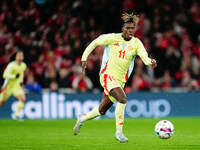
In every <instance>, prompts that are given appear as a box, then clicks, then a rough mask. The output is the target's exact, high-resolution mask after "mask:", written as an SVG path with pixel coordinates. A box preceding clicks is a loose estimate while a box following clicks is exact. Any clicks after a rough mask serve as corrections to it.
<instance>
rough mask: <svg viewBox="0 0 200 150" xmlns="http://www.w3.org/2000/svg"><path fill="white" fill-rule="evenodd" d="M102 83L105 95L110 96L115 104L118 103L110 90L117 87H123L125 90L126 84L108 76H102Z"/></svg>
mask: <svg viewBox="0 0 200 150" xmlns="http://www.w3.org/2000/svg"><path fill="white" fill-rule="evenodd" d="M100 83H101V86H102V87H103V88H104V94H105V95H108V97H109V98H110V100H111V101H112V102H113V103H114V102H115V101H116V99H115V98H114V97H113V96H111V95H110V94H109V92H110V90H112V89H113V88H116V87H121V88H122V89H123V88H124V86H125V83H124V82H121V81H119V80H117V79H115V78H114V77H113V76H110V75H108V74H101V75H100Z"/></svg>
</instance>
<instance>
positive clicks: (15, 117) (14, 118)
mask: <svg viewBox="0 0 200 150" xmlns="http://www.w3.org/2000/svg"><path fill="white" fill-rule="evenodd" d="M12 119H13V120H16V121H19V122H23V121H24V120H23V119H22V118H20V117H19V116H16V115H13V116H12Z"/></svg>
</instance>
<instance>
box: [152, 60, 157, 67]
mask: <svg viewBox="0 0 200 150" xmlns="http://www.w3.org/2000/svg"><path fill="white" fill-rule="evenodd" d="M151 64H152V65H151V66H152V67H153V68H156V67H157V62H156V60H155V59H151Z"/></svg>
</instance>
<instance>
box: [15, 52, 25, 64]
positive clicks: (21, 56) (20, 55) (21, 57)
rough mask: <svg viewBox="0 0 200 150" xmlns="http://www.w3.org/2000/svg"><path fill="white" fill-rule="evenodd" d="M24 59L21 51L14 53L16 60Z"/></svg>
mask: <svg viewBox="0 0 200 150" xmlns="http://www.w3.org/2000/svg"><path fill="white" fill-rule="evenodd" d="M23 60H24V54H23V52H18V53H17V55H16V61H18V62H22V61H23Z"/></svg>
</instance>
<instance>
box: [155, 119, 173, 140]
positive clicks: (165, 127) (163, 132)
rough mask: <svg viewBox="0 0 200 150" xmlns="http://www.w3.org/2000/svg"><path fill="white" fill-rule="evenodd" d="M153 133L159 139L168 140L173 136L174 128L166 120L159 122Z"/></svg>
mask: <svg viewBox="0 0 200 150" xmlns="http://www.w3.org/2000/svg"><path fill="white" fill-rule="evenodd" d="M155 133H156V135H157V136H158V137H159V138H161V139H169V138H170V137H171V136H172V135H173V134H174V126H173V124H172V123H171V122H170V121H168V120H161V121H159V122H158V123H157V124H156V126H155Z"/></svg>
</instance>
